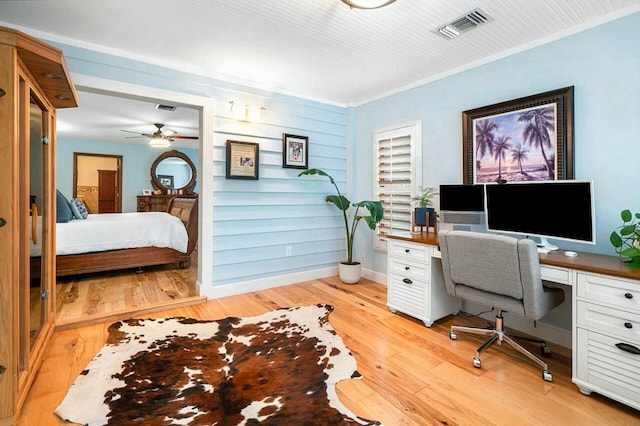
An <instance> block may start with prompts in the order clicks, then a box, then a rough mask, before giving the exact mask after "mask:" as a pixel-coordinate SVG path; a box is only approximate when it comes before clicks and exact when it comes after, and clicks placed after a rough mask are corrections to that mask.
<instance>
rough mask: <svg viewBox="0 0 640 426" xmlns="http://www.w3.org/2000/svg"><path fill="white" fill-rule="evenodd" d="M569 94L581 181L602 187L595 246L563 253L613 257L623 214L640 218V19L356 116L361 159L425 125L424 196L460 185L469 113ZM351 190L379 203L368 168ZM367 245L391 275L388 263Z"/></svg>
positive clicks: (377, 104) (363, 244)
mask: <svg viewBox="0 0 640 426" xmlns="http://www.w3.org/2000/svg"><path fill="white" fill-rule="evenodd" d="M566 86H575V93H574V102H575V108H574V111H575V119H574V124H575V127H574V129H575V145H574V146H575V178H576V179H593V181H594V187H595V201H596V203H595V210H596V212H595V215H596V234H597V236H596V239H597V245H595V246H592V245H587V244H577V243H567V242H562V241H556V243H557V244H558V245H559V246H560V247H561V248H567V249H573V250H580V251H587V252H595V253H601V254H609V255H614V254H615V253H614V251H613V248H612V247H611V245H610V243H609V234H610V233H611V231H612V230H613V229H614V228H616V227H617V226H618V225H619V224H620V220H619V212H620V210H622V209H625V208H630V209H632V210H634V211H636V212H640V196H639V195H638V194H639V192H638V188H637V182H638V172H637V168H638V166H637V163H638V161H637V160H638V158H640V139H639V136H638V135H640V13H635V14H632V15H629V16H626V17H623V18H621V19H618V20H616V21H612V22H609V23H607V24H603V25H601V26H598V27H594V28H591V29H589V30H586V31H583V32H581V33H578V34H575V35H572V36H569V37H566V38H563V39H561V40H557V41H554V42H551V43H548V44H546V45H542V46H539V47H537V48H534V49H531V50H528V51H525V52H522V53H519V54H515V55H512V56H509V57H507V58H504V59H501V60H498V61H495V62H492V63H489V64H486V65H483V66H479V67H476V68H473V69H470V70H468V71H465V72H462V73H459V74H456V75H452V76H450V77H448V78H444V79H441V80H438V81H434V82H432V83H429V84H425V85H423V86H420V87H417V88H414V89H411V90H407V91H405V92H402V93H398V94H396V95H393V96H389V97H386V98H383V99H380V100H376V101H373V102H370V103H367V104H364V105H361V106H359V107H357V108H355V111H354V114H353V126H354V127H355V131H354V142H353V143H352V149H353V153H354V157H355V158H367V159H369V158H373V155H374V152H373V143H372V135H373V132H374V131H375V130H377V129H381V128H384V127H388V126H390V125H394V124H398V123H405V122H409V121H414V120H422V129H423V135H422V138H423V148H422V152H423V169H424V170H423V184H424V186H438V185H440V184H442V183H459V182H462V111H465V110H469V109H473V108H478V107H482V106H485V105H491V104H494V103H498V102H502V101H507V100H510V99H516V98H520V97H523V96H528V95H533V94H536V93H541V92H545V91H548V90H553V89H558V88H562V87H566ZM365 165H366V163H365ZM359 166H360V163H358V167H359ZM353 184H354V186H353V188H354V189H355V191H356V193H358V198H364V197H367V196H371V193H372V191H373V178H372V177H371V173H370V171H369V170H368V169H367V168H365V169H364V170H363V171H362V172H361V171H360V170H358V169H357V168H356V169H355V173H354V182H353ZM533 208H535V206H533ZM541 214H544V211H541ZM567 214H571V212H567ZM359 243H360V245H359V251H360V252H364V253H368V254H369V258H371V259H373V262H372V266H371V267H373V269H375V270H376V271H379V272H383V273H386V257H385V254H384V253H379V252H373V250H372V249H371V243H370V240H369V241H365V239H360V241H359Z"/></svg>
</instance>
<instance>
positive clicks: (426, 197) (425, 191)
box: [411, 187, 438, 208]
mask: <svg viewBox="0 0 640 426" xmlns="http://www.w3.org/2000/svg"><path fill="white" fill-rule="evenodd" d="M436 195H438V192H437V191H436V189H435V188H431V187H427V188H423V187H420V195H416V196H415V197H411V199H412V200H413V201H417V203H416V204H417V205H418V207H421V208H425V207H431V206H433V197H435V196H436Z"/></svg>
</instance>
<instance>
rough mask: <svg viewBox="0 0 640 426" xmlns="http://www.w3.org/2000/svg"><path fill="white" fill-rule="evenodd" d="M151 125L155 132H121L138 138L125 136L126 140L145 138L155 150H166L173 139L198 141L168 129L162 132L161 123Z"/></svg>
mask: <svg viewBox="0 0 640 426" xmlns="http://www.w3.org/2000/svg"><path fill="white" fill-rule="evenodd" d="M153 125H154V126H156V128H157V130H156V131H155V132H153V133H139V132H132V131H130V130H121V132H126V133H135V134H137V135H139V136H126V138H140V137H147V138H149V145H151V146H153V147H156V148H166V147H168V146H169V145H171V142H172V141H173V140H175V139H193V140H197V139H199V138H198V136H182V135H178V134H177V132H175V131H174V130H169V129H165V130H162V128H163V127H164V124H162V123H153Z"/></svg>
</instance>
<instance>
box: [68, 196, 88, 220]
mask: <svg viewBox="0 0 640 426" xmlns="http://www.w3.org/2000/svg"><path fill="white" fill-rule="evenodd" d="M69 207H71V211H72V212H73V216H74V217H75V218H76V219H86V218H87V216H89V212H88V211H87V206H85V205H84V202H83V201H81V200H78V199H77V198H72V199H71V201H69Z"/></svg>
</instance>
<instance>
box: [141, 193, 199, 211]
mask: <svg viewBox="0 0 640 426" xmlns="http://www.w3.org/2000/svg"><path fill="white" fill-rule="evenodd" d="M174 197H180V198H198V196H197V195H167V194H159V195H138V197H137V198H138V202H137V207H138V211H139V212H166V211H167V207H168V206H169V201H171V199H172V198H174Z"/></svg>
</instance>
